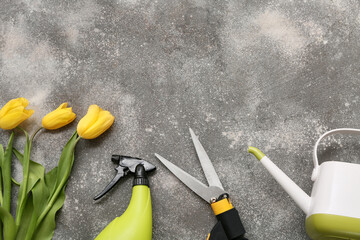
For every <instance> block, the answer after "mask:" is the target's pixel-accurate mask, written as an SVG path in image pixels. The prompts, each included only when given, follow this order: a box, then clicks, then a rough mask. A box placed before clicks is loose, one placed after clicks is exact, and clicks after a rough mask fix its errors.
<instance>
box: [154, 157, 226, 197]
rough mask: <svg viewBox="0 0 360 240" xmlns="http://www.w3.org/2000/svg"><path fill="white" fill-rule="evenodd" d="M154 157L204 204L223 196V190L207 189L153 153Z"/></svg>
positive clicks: (216, 188)
mask: <svg viewBox="0 0 360 240" xmlns="http://www.w3.org/2000/svg"><path fill="white" fill-rule="evenodd" d="M155 156H156V157H157V158H158V159H159V160H160V161H161V162H162V163H163V164H164V165H165V166H166V167H167V168H168V169H169V170H170V171H171V172H172V173H173V174H174V175H175V176H176V177H177V178H178V179H180V180H181V181H182V182H183V183H184V184H185V185H186V186H187V187H188V188H190V189H191V190H192V191H193V192H195V193H196V194H197V195H199V196H200V197H201V198H202V199H204V200H205V201H206V202H208V203H209V202H210V201H211V199H212V198H217V197H219V196H220V195H221V194H224V193H225V192H224V190H223V189H221V188H218V187H208V186H206V185H205V184H203V183H202V182H200V181H199V180H197V179H196V178H194V177H193V176H191V175H190V174H188V173H187V172H185V171H184V170H182V169H181V168H179V167H177V166H176V165H174V164H172V163H171V162H169V161H168V160H166V159H165V158H163V157H162V156H160V155H159V154H156V153H155Z"/></svg>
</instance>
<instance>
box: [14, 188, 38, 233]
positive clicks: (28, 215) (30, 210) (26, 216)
mask: <svg viewBox="0 0 360 240" xmlns="http://www.w3.org/2000/svg"><path fill="white" fill-rule="evenodd" d="M33 217H36V216H35V215H34V203H33V197H32V195H31V194H30V195H29V197H28V199H27V201H26V205H25V209H24V212H23V215H22V218H21V222H20V225H19V227H18V231H17V234H16V239H17V240H24V239H26V235H27V232H28V231H29V229H30V224H31V220H32V218H33Z"/></svg>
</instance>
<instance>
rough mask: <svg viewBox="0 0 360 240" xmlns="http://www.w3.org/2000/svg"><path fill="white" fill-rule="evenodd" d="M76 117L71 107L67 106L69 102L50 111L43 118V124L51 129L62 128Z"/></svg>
mask: <svg viewBox="0 0 360 240" xmlns="http://www.w3.org/2000/svg"><path fill="white" fill-rule="evenodd" d="M75 118H76V114H75V113H73V111H72V108H71V107H67V103H63V104H61V105H60V106H59V107H58V108H57V109H56V110H54V111H52V112H50V113H48V114H47V115H46V116H45V117H43V119H42V126H43V127H44V128H46V129H49V130H54V129H58V128H61V127H63V126H65V125H67V124H69V123H71V122H72V121H74V119H75Z"/></svg>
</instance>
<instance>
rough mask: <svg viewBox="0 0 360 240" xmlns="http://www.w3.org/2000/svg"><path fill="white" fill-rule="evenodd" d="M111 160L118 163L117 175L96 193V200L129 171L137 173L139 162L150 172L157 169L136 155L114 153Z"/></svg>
mask: <svg viewBox="0 0 360 240" xmlns="http://www.w3.org/2000/svg"><path fill="white" fill-rule="evenodd" d="M111 161H112V162H113V163H115V164H116V165H118V166H117V167H116V168H115V170H116V171H117V173H116V175H115V177H114V178H113V179H112V180H111V182H110V183H109V184H108V185H107V186H106V187H105V188H104V190H102V192H101V193H99V194H98V195H96V196H95V197H94V200H98V199H100V198H101V197H102V196H104V195H105V194H106V193H107V192H109V191H110V190H111V189H112V188H113V187H114V186H115V184H116V183H118V182H119V180H120V179H121V178H122V177H125V176H126V175H127V174H128V173H135V169H136V166H137V165H139V164H142V165H143V166H144V168H145V171H146V172H150V171H153V170H155V169H156V167H155V166H154V165H152V164H151V163H149V162H147V161H145V160H143V159H141V158H136V157H129V156H123V155H112V156H111Z"/></svg>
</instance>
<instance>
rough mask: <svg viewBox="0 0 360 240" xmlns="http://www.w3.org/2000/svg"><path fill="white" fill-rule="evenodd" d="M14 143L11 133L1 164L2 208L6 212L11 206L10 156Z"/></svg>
mask: <svg viewBox="0 0 360 240" xmlns="http://www.w3.org/2000/svg"><path fill="white" fill-rule="evenodd" d="M13 141H14V132H12V133H11V136H10V139H9V143H8V145H7V146H6V150H5V154H4V163H3V169H2V170H3V174H2V177H3V184H4V185H3V186H4V199H3V205H2V206H3V207H4V209H5V210H6V211H8V212H10V205H11V156H12V145H13Z"/></svg>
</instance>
